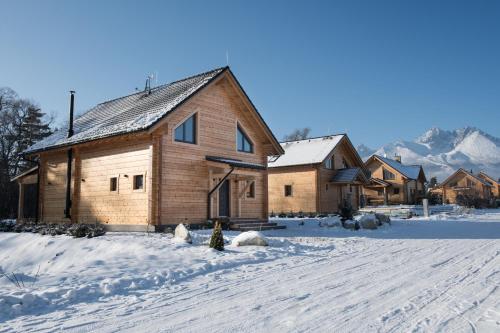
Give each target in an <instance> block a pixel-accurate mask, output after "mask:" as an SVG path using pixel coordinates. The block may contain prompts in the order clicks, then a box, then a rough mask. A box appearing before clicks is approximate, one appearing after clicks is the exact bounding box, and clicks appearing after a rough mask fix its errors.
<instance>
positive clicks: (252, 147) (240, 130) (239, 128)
mask: <svg viewBox="0 0 500 333" xmlns="http://www.w3.org/2000/svg"><path fill="white" fill-rule="evenodd" d="M238 133H241V136H242V138H243V140H246V141H248V143H249V144H250V151H246V150H244V149H243V150H240V145H239V140H238V137H239V135H238ZM244 142H245V141H243V142H242V144H243V148H245V144H244ZM236 151H237V152H239V153H245V154H254V153H255V144H254V142H253V141H252V140H251V139H250V137H249V136H248V134H247V132H246V131H245V130H244V129H243V127H242V126H241V125H240V123H237V124H236Z"/></svg>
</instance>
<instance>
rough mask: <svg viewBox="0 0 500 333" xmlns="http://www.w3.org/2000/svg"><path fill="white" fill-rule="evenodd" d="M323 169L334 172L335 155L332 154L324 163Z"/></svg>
mask: <svg viewBox="0 0 500 333" xmlns="http://www.w3.org/2000/svg"><path fill="white" fill-rule="evenodd" d="M325 168H327V169H328V170H335V154H332V156H330V157H329V158H328V159H327V160H326V161H325Z"/></svg>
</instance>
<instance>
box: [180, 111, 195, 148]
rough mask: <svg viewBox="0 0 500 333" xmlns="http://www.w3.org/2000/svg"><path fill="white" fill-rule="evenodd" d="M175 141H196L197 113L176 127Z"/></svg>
mask: <svg viewBox="0 0 500 333" xmlns="http://www.w3.org/2000/svg"><path fill="white" fill-rule="evenodd" d="M175 141H179V142H186V143H193V144H195V143H196V114H194V115H192V116H191V117H189V118H188V119H187V120H186V121H185V122H183V123H182V124H180V125H179V126H178V127H177V128H176V129H175Z"/></svg>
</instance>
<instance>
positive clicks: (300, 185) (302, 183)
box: [269, 165, 318, 214]
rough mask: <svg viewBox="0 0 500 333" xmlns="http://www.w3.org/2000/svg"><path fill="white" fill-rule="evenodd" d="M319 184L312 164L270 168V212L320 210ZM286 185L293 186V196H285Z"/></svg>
mask: <svg viewBox="0 0 500 333" xmlns="http://www.w3.org/2000/svg"><path fill="white" fill-rule="evenodd" d="M317 184H318V179H317V169H316V167H314V166H311V165H308V166H294V167H282V168H272V169H269V212H274V213H275V214H279V213H282V212H283V213H289V212H300V211H302V212H314V213H315V212H318V201H317V199H318V197H317V186H318V185H317ZM286 185H291V186H292V194H291V196H285V186H286Z"/></svg>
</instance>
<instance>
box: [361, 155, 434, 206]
mask: <svg viewBox="0 0 500 333" xmlns="http://www.w3.org/2000/svg"><path fill="white" fill-rule="evenodd" d="M365 165H366V168H367V169H368V171H369V172H370V175H371V178H370V181H369V183H368V184H367V185H365V186H364V193H365V197H366V201H367V204H369V205H400V204H407V205H409V204H417V203H419V201H421V199H422V198H423V197H424V196H425V182H426V181H427V179H426V177H425V173H424V169H423V168H422V166H421V165H406V164H403V163H402V162H401V156H396V157H395V159H391V158H387V157H382V156H379V155H373V156H371V157H370V158H369V159H368V160H367V161H366V162H365Z"/></svg>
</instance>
